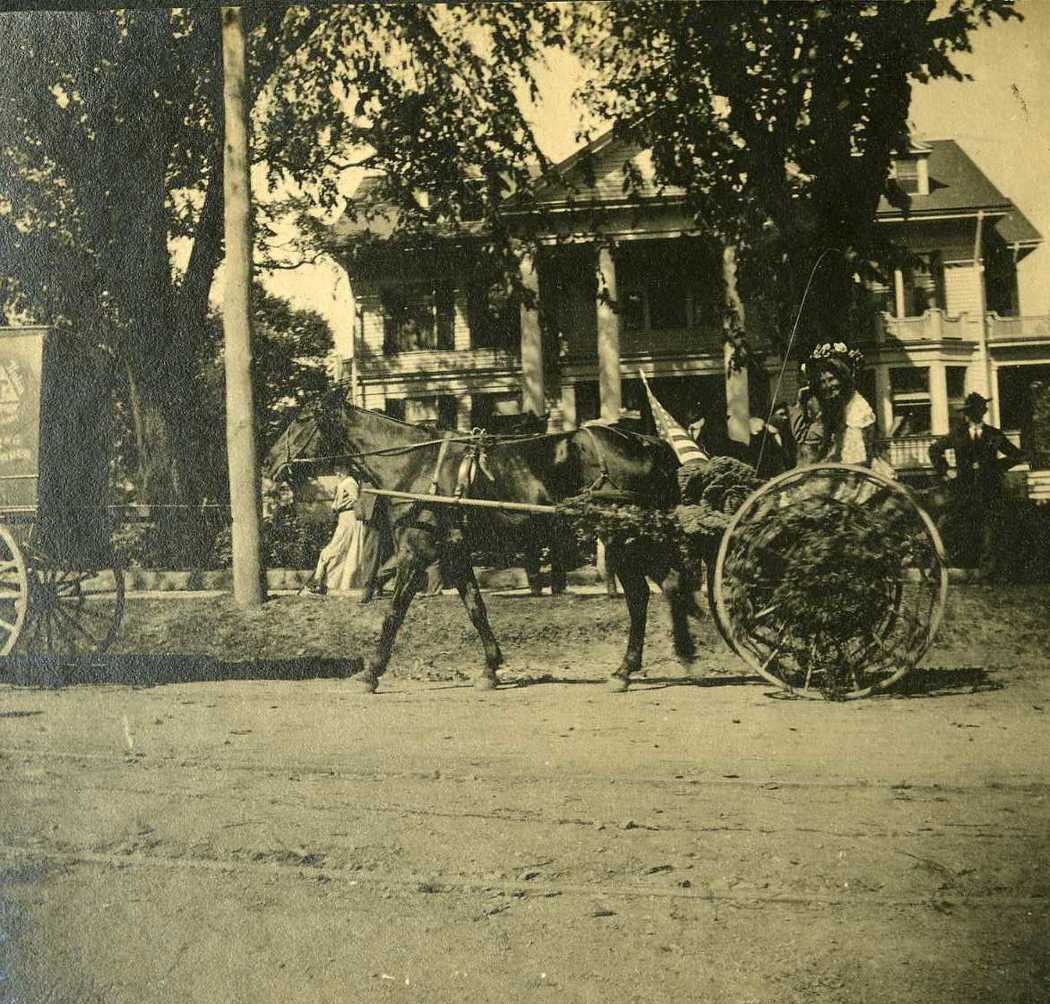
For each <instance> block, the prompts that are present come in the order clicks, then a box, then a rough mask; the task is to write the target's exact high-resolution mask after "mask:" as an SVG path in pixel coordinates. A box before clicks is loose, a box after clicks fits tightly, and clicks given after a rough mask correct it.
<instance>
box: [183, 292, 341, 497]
mask: <svg viewBox="0 0 1050 1004" xmlns="http://www.w3.org/2000/svg"><path fill="white" fill-rule="evenodd" d="M207 331H208V333H207V338H206V339H205V341H204V350H203V352H202V354H201V356H200V357H199V360H198V363H197V367H198V369H197V373H198V386H199V387H200V392H199V394H198V399H197V401H196V402H195V406H194V408H193V409H192V414H191V416H190V418H189V420H190V421H192V422H193V430H194V431H193V438H194V440H195V442H196V443H197V444H198V449H199V450H202V451H204V452H203V453H202V454H201V456H202V461H203V460H204V458H205V457H207V458H208V459H207V462H206V463H204V462H202V474H203V473H204V472H207V478H206V480H205V482H204V483H205V484H206V486H207V492H206V494H208V495H209V496H210V497H212V498H225V497H226V484H225V476H224V471H225V469H226V460H225V441H224V439H223V433H222V430H223V425H224V422H225V417H224V416H225V395H224V391H223V357H222V348H223V337H222V315H221V313H220V312H219V311H213V312H212V313H211V314H210V315H209V317H208V326H207ZM252 333H253V337H254V351H253V358H252V367H253V374H252V375H253V385H254V390H255V428H256V430H257V431H258V435H259V451H260V454H262V455H265V454H266V452H267V451H268V450H269V449H270V447H271V446H273V444H274V443H275V442H276V441H277V438H278V437H279V436H280V434H281V432H282V431H283V430H284V429H285V428H286V427H287V425H288V423H289V422H290V421H291V420H292V419H293V418H294V417H295V416H296V415H297V414H298V413H299V412H300V411H302V410H303V409H305V408H308V407H309V406H310V405H311V404H312V403H314V402H317V401H320V400H321V398H323V397H324V395H325V394H326V393H327V391H329V390H330V389H331V387H332V378H331V376H330V374H329V372H328V369H327V364H328V360H329V357H330V356H331V352H332V332H331V329H330V328H329V326H328V322H327V321H326V320H325V319H324V318H323V317H321V315H320V314H318V313H315V312H314V311H312V310H300V309H297V308H295V307H293V306H292V305H291V304H290V303H289V302H288V301H287V300H285V299H283V298H282V297H279V296H274V295H273V294H272V293H268V292H267V291H266V290H265V289H264V288H263V287H262V285H261V284H260V283H258V282H257V283H256V284H255V287H254V289H253V291H252Z"/></svg>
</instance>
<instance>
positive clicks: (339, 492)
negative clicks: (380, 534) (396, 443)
mask: <svg viewBox="0 0 1050 1004" xmlns="http://www.w3.org/2000/svg"><path fill="white" fill-rule="evenodd" d="M360 492H361V489H360V486H359V485H358V483H357V480H356V479H355V478H353V477H350V476H347V477H345V478H343V480H342V481H340V482H339V484H338V486H337V487H336V489H335V498H334V499H332V511H333V512H334V513H336V514H337V516H338V521H337V523H336V527H335V532H334V533H333V534H332V539H331V540H330V541H329V542H328V543H327V544H326V545H325V547H324V549H323V550H322V551H321V554H320V556H319V557H318V559H317V568H316V569H315V570H314V574H313V582H312V584H311V585H310V587H309V588H310V592H311V593H313V594H315V595H318V596H323V595H324V594H325V593H329V592H332V593H345V592H348V591H349V590H351V589H356V588H360V586H361V585H362V582H361V581H360V580H361V577H362V576H361V571H362V569H361V544H362V538H363V536H364V532H363V531H364V528H363V527H362V525H361V524H360V523H359V522H358V519H357V515H356V514H355V512H354V507H355V505H356V503H357V498H358V495H359V494H360Z"/></svg>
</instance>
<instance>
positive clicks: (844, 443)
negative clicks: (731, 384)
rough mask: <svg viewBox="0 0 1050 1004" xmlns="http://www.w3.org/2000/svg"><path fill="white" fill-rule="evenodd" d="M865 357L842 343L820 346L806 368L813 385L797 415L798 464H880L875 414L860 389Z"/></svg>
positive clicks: (804, 394) (794, 417) (802, 394)
mask: <svg viewBox="0 0 1050 1004" xmlns="http://www.w3.org/2000/svg"><path fill="white" fill-rule="evenodd" d="M863 361H864V359H863V356H862V355H861V354H860V352H858V351H857V350H856V349H848V348H847V347H846V346H845V345H844V344H843V343H842V342H836V343H835V344H834V345H830V344H824V345H818V346H817V348H816V349H815V350H814V351H813V356H812V358H811V359H810V360H809V362H807V363H806V366H805V372H806V376H807V377H809V379H810V380H811V381H812V383H811V386H809V387H806V388H803V389H802V390H801V391H800V393H799V404H798V405H797V406H796V408H795V409H794V414H793V415H792V426H793V432H794V436H795V441H796V443H797V444H798V452H799V458H798V459H799V463H800V464H816V463H826V462H832V463H843V464H860V465H862V466H864V467H870V466H871V465H872V461H873V460H874V459H875V412H874V411H872V408H871V405H869V404H868V402H867V401H866V400H865V399H864V396H863V395H862V394H861V393H860V392H859V391H858V390H857V376H858V374H859V371H860V368H861V366H862V365H863Z"/></svg>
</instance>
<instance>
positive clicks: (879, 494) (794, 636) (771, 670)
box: [710, 464, 948, 700]
mask: <svg viewBox="0 0 1050 1004" xmlns="http://www.w3.org/2000/svg"><path fill="white" fill-rule="evenodd" d="M844 541H846V542H849V544H848V546H843V542H844ZM849 545H852V546H849ZM947 590H948V570H947V567H946V563H945V556H944V546H943V544H942V543H941V539H940V535H939V534H938V533H937V529H936V527H935V526H934V524H933V521H932V520H931V519H930V517H929V515H928V514H927V513H926V512H925V511H924V510H923V509H922V508H921V507H920V506H919V505H918V503H917V502H916V501H915V499H914V498H913V496H912V495H911V493H910V492H909V491H908V490H907V489H906V488H905V487H903V486H902V485H900V484H898V483H897V482H895V481H891V480H889V479H887V478H884V477H882V476H881V475H878V474H875V473H873V472H872V471H869V470H868V469H867V468H864V467H855V466H853V465H847V464H822V465H816V466H811V467H803V468H799V469H797V470H793V471H788V472H787V473H785V474H781V475H780V476H779V477H776V478H774V479H773V480H772V481H770V482H769V483H768V484H765V485H763V486H762V487H761V488H759V489H758V490H757V491H755V492H754V493H753V494H752V495H751V496H750V497H749V498H748V499H747V500H746V501H745V502H744V504H743V505H742V506H741V507H740V509H738V510H737V512H736V514H735V515H734V516H733V519H732V520H731V521H730V524H729V526H728V527H727V528H726V531H725V533H724V534H723V536H722V542H721V546H720V547H719V551H718V559H717V562H716V563H715V566H714V569H713V574H712V575H711V587H710V593H711V599H712V602H711V606H712V608H713V610H714V615H715V621H716V623H717V625H718V629H719V631H720V632H721V634H722V637H723V638H724V639H725V640H726V642H727V644H728V645H729V647H730V648H732V649H733V650H734V651H735V652H736V653H737V654H738V655H739V656H741V658H743V659H744V661H745V662H747V663H748V665H750V666H751V667H752V668H753V669H754V670H756V671H757V672H758V673H760V674H761V675H762V676H764V677H765V678H766V679H767V680H769V681H770V682H772V683H775V684H776V685H777V686H778V687H782V688H783V689H785V690H787V691H789V692H791V693H793V694H797V695H799V696H803V697H814V698H824V699H837V700H848V699H853V698H858V697H867V696H868V695H870V694H873V693H876V692H877V691H880V690H885V689H886V688H887V687H890V686H892V685H893V684H895V683H896V682H897V681H898V680H900V679H901V678H902V677H904V676H905V675H906V674H907V673H908V672H909V671H910V670H911V669H912V667H914V666H915V665H916V664H917V663H918V662H919V660H920V659H921V658H922V657H923V655H924V654H925V653H926V651H927V649H928V648H929V647H930V644H931V643H932V641H933V638H934V635H935V634H936V632H937V628H938V626H939V625H940V621H941V617H942V615H943V613H944V603H945V597H946V595H947Z"/></svg>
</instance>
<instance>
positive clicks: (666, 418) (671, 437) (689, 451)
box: [638, 372, 711, 464]
mask: <svg viewBox="0 0 1050 1004" xmlns="http://www.w3.org/2000/svg"><path fill="white" fill-rule="evenodd" d="M638 375H639V376H640V377H641V378H642V384H643V385H644V386H645V394H646V396H647V397H648V398H649V407H650V408H651V409H652V412H653V419H654V421H655V422H656V433H657V435H658V436H659V437H660V438H661V439H663V440H666V441H667V442H668V443H670V445H671V449H672V450H674V452H675V456H676V457H678V462H679V463H680V464H687V463H689V462H690V461H691V460H710V459H711V458H710V457H709V456H708V455H707V454H706V453H704V451H703V450H701V449H700V447H699V446H697V445H696V443H695V442H694V440H693V439H692V437H691V436H690V435H689V433H688V432H686V431H685V429H683V428H682V427H681V426H680V425H679V424H678V423H677V422H676V421H675V420H674V419H673V418H672V417H671V414H670V412H669V411H668V410H667V409H666V408H665V407H664V406H663V405H662V404H660V402H659V401H658V400H657V398H656V395H655V394H654V393H653V390H652V388H651V387H650V386H649V381H648V380H646V379H645V374H644V373H641V372H639V374H638Z"/></svg>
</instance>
